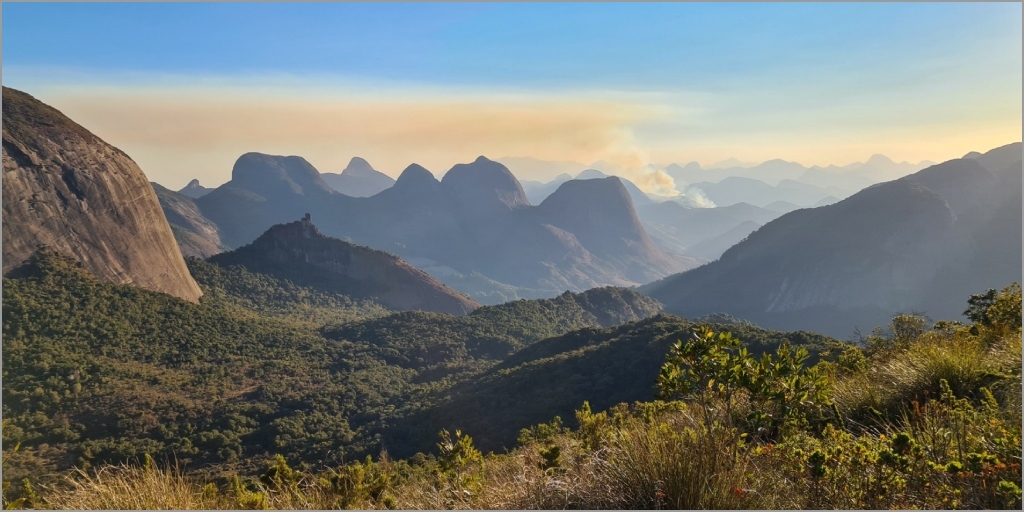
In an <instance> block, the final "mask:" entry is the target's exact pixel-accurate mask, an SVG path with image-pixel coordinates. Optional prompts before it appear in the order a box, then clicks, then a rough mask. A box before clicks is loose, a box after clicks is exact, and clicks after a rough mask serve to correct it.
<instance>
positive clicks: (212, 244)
mask: <svg viewBox="0 0 1024 512" xmlns="http://www.w3.org/2000/svg"><path fill="white" fill-rule="evenodd" d="M193 181H194V180H193ZM150 184H151V185H152V186H153V190H154V191H155V192H156V197H157V199H159V201H160V208H162V209H163V211H164V216H165V217H166V218H167V222H168V223H169V224H170V225H171V232H172V233H173V234H174V239H175V240H176V241H177V242H178V247H179V248H181V253H182V254H183V255H184V256H192V257H194V258H208V257H210V256H213V255H214V254H218V253H221V252H224V251H226V250H228V247H227V246H226V245H224V243H223V242H221V240H220V231H219V230H218V229H217V225H216V224H214V223H213V222H212V221H210V219H207V218H206V217H204V216H203V214H202V212H200V211H199V206H197V205H196V203H195V201H193V200H192V199H191V198H189V197H187V196H185V195H184V194H181V193H178V192H174V191H171V190H168V189H167V188H164V187H163V186H161V185H159V184H157V183H150Z"/></svg>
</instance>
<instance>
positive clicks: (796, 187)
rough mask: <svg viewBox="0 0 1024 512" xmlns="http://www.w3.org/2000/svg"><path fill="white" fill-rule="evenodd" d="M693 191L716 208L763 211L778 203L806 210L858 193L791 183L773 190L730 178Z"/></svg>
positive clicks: (748, 180) (762, 184)
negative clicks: (758, 208) (744, 205)
mask: <svg viewBox="0 0 1024 512" xmlns="http://www.w3.org/2000/svg"><path fill="white" fill-rule="evenodd" d="M693 189H696V190H700V191H701V192H703V193H704V194H705V195H706V196H707V197H708V199H711V201H713V202H714V203H715V205H717V206H730V205H733V204H736V203H749V204H752V205H755V206H761V207H764V206H767V205H768V204H771V203H775V202H779V201H784V202H789V203H793V204H796V205H799V206H803V207H806V206H811V205H813V204H815V203H817V202H818V201H821V200H822V199H824V198H825V197H828V196H838V197H848V196H849V195H851V194H853V193H854V192H856V189H852V190H849V189H842V188H839V187H828V188H822V187H818V186H815V185H809V184H806V183H801V182H799V181H795V180H790V179H784V180H781V181H779V183H778V185H775V186H772V185H769V184H767V183H765V182H763V181H761V180H756V179H752V178H743V177H739V176H730V177H728V178H725V179H723V180H721V181H719V182H717V183H712V182H707V181H702V182H699V183H694V184H692V185H689V186H687V187H686V190H693Z"/></svg>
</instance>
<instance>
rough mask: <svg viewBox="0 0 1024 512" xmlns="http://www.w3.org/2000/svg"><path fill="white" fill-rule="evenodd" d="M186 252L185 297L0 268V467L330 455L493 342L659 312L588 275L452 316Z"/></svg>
mask: <svg viewBox="0 0 1024 512" xmlns="http://www.w3.org/2000/svg"><path fill="white" fill-rule="evenodd" d="M189 266H190V268H191V269H192V271H193V272H194V274H195V275H196V276H197V277H196V279H197V281H199V283H200V284H201V285H202V287H203V290H204V291H205V292H206V293H205V295H204V296H203V298H202V301H201V302H200V303H199V304H193V303H189V302H186V301H182V300H178V299H176V298H174V297H171V296H168V295H166V294H162V293H154V292H150V291H147V290H144V289H140V288H137V287H134V286H118V285H113V284H110V283H104V282H101V281H98V280H97V279H95V277H93V276H92V275H91V274H89V272H88V271H87V270H85V269H83V268H78V267H77V266H76V264H75V262H74V260H70V259H68V258H64V257H61V256H59V255H53V254H51V253H43V254H41V255H40V257H39V258H37V259H36V261H35V264H34V268H33V269H32V272H26V273H22V274H20V275H18V276H17V277H14V278H12V277H4V279H3V286H2V289H3V300H2V303H3V315H2V318H3V333H4V336H3V341H4V347H3V348H4V350H3V366H4V371H5V372H8V373H7V375H5V377H4V396H5V400H4V404H5V405H4V407H5V410H4V420H5V422H8V421H9V422H10V423H9V424H7V425H5V428H4V435H5V436H7V437H6V438H5V439H6V440H8V441H9V442H11V443H21V445H20V451H19V452H18V455H19V456H18V457H12V458H11V459H10V460H8V458H7V457H6V456H5V459H4V461H5V466H4V475H5V477H9V478H14V477H15V476H18V477H19V478H20V477H24V476H32V477H33V478H34V477H35V476H38V475H40V474H52V473H54V472H57V471H64V470H66V469H70V467H71V466H72V465H76V464H77V465H81V464H82V463H83V462H87V463H89V464H93V465H100V464H103V463H118V462H119V461H124V460H127V459H136V458H138V459H140V460H142V459H144V456H145V454H149V455H151V456H152V457H153V458H155V459H157V460H162V459H164V458H165V457H166V458H167V459H168V460H178V461H180V462H181V463H182V464H183V465H188V466H189V467H191V468H197V467H198V468H199V469H198V470H199V471H202V470H203V468H208V467H209V465H210V464H228V465H232V466H231V467H232V468H234V469H235V470H240V471H246V472H249V471H252V472H257V473H258V472H262V471H264V468H263V461H264V460H266V459H267V458H268V457H272V456H273V454H275V453H280V454H282V455H284V456H286V457H288V458H289V460H300V461H302V462H304V463H309V464H316V463H319V462H323V461H327V463H329V464H331V465H332V466H335V465H338V464H341V463H343V462H345V461H351V460H353V459H359V458H362V457H365V456H366V455H370V454H372V455H374V456H377V454H379V453H380V451H381V449H382V448H384V449H388V450H390V449H391V445H390V444H384V443H383V442H382V438H383V436H384V433H385V432H387V431H388V430H390V429H391V428H393V425H396V424H397V423H399V422H400V421H402V420H403V418H408V417H412V416H413V415H414V414H415V413H416V412H417V411H421V410H424V409H425V408H428V407H430V406H431V405H432V403H433V400H435V398H434V396H433V395H434V394H435V393H439V392H440V391H441V390H443V389H446V388H450V387H451V386H452V385H453V384H455V383H457V382H461V381H464V380H466V379H469V378H472V376H474V375H476V374H479V373H480V372H481V371H483V370H486V369H487V368H490V367H492V366H493V365H495V364H497V363H498V362H499V360H500V359H498V358H495V357H493V356H494V355H498V356H499V357H505V356H507V355H508V354H509V351H510V350H514V349H518V348H522V347H525V346H528V345H530V344H532V343H534V342H537V341H538V340H541V339H543V338H547V337H551V336H560V335H563V334H565V333H567V332H569V331H571V330H574V329H580V328H585V327H600V326H612V325H616V324H618V323H621V322H628V321H633V320H638V319H642V318H647V317H649V316H651V315H654V314H656V313H657V311H658V310H659V308H660V306H659V305H658V304H657V302H656V301H654V300H652V299H650V298H648V297H645V296H643V295H641V294H638V293H636V292H634V291H631V290H626V289H622V288H603V289H596V290H589V291H587V292H583V293H566V294H563V295H560V296H558V297H556V298H553V299H545V300H536V301H528V300H520V301H515V302H512V303H509V304H503V305H501V306H495V307H485V308H479V309H477V310H476V311H474V312H473V313H471V314H469V315H466V316H462V317H453V316H451V315H445V314H438V313H427V312H419V311H417V312H401V313H391V314H388V312H386V311H384V310H383V308H381V307H380V306H379V305H377V304H374V303H373V302H371V301H365V300H353V299H352V298H350V297H347V296H345V295H339V294H336V293H329V292H324V291H320V290H317V289H314V288H311V287H305V286H301V285H298V284H296V283H295V282H294V281H291V280H289V279H281V278H277V277H274V276H271V275H268V274H262V273H253V272H250V271H249V270H247V269H246V268H245V267H242V266H239V265H227V266H221V265H218V264H215V263H212V262H204V261H201V260H197V259H189ZM68 304H73V305H74V307H70V308H69V307H68ZM385 315H386V316H385ZM325 322H326V323H327V324H328V326H327V327H322V326H323V325H324V323H325ZM325 336H327V337H325ZM55 375H59V376H60V377H59V378H58V377H55ZM75 384H80V386H75ZM36 390H42V391H36ZM65 391H66V393H65ZM31 396H35V398H32V399H27V400H25V399H23V398H28V397H31ZM61 429H63V430H61ZM420 430H421V431H422V432H421V433H423V434H425V435H426V436H427V437H429V438H430V439H428V442H427V443H426V445H425V446H424V445H420V446H418V447H416V451H425V452H426V451H430V450H431V449H432V448H433V447H434V445H433V443H435V442H436V434H437V429H434V428H433V425H422V426H421V429H420ZM54 432H58V433H57V434H54ZM406 446H410V445H408V444H406ZM8 473H10V475H8Z"/></svg>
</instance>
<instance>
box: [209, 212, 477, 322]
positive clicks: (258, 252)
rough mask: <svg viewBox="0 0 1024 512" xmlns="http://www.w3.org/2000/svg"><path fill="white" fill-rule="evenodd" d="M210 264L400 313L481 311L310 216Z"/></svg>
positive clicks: (394, 259)
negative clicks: (328, 231)
mask: <svg viewBox="0 0 1024 512" xmlns="http://www.w3.org/2000/svg"><path fill="white" fill-rule="evenodd" d="M209 261H210V262H212V263H216V264H218V265H222V266H228V265H242V266H244V267H246V268H247V269H249V270H250V271H252V272H256V273H261V274H268V275H272V276H275V277H278V278H282V279H288V280H291V281H292V282H294V283H296V284H298V285H300V286H308V287H311V288H314V289H317V290H321V291H325V292H332V293H340V294H342V295H347V296H349V297H353V298H365V299H373V300H374V301H376V302H378V303H380V304H382V305H384V306H387V307H389V308H391V309H396V310H419V311H430V312H435V313H448V314H451V315H456V316H461V315H465V314H467V313H469V312H470V311H473V310H474V309H476V308H478V307H480V304H479V303H477V302H475V301H473V300H470V299H468V298H466V297H465V296H463V295H461V294H459V293H458V292H456V291H454V290H452V289H450V288H448V287H447V286H445V285H443V284H441V283H440V282H438V281H437V280H436V279H434V278H433V277H430V275H428V274H427V273H426V272H424V271H422V270H419V269H417V268H415V267H413V266H411V265H409V264H408V263H406V262H404V261H402V260H401V259H399V258H398V257H396V256H394V255H392V254H388V253H386V252H383V251H378V250H374V249H370V248H369V247H361V246H358V245H354V244H351V243H349V242H346V241H344V240H339V239H337V238H331V237H327V236H324V235H323V234H321V233H320V231H319V230H318V229H317V228H316V226H314V225H313V222H312V219H311V218H310V217H309V216H306V217H304V218H303V219H302V220H299V221H296V222H289V223H287V224H278V225H275V226H273V227H271V228H270V229H269V230H267V231H266V232H265V233H263V235H261V236H260V237H259V238H257V239H256V240H255V241H254V242H253V243H251V244H249V245H246V246H244V247H241V248H239V249H236V250H234V251H230V252H225V253H221V254H218V255H216V256H213V257H211V258H209Z"/></svg>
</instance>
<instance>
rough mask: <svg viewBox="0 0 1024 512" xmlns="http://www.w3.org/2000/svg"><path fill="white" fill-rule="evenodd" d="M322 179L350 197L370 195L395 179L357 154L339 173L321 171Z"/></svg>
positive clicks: (387, 185)
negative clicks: (376, 168)
mask: <svg viewBox="0 0 1024 512" xmlns="http://www.w3.org/2000/svg"><path fill="white" fill-rule="evenodd" d="M320 176H321V177H323V179H324V181H326V182H327V184H328V185H330V186H331V188H332V189H334V190H335V191H337V192H341V193H342V194H345V195H347V196H352V197H370V196H372V195H376V194H378V193H380V192H381V191H382V190H384V189H387V188H389V187H391V186H392V185H394V184H395V179H394V178H392V177H391V176H388V175H387V174H384V173H382V172H380V171H377V170H375V169H374V168H373V167H371V166H370V163H369V162H367V161H366V160H363V159H362V158H359V157H358V156H356V157H352V160H350V161H349V163H348V166H346V167H345V169H344V170H343V171H341V174H334V173H323V174H321V175H320Z"/></svg>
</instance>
